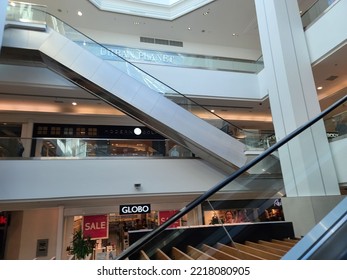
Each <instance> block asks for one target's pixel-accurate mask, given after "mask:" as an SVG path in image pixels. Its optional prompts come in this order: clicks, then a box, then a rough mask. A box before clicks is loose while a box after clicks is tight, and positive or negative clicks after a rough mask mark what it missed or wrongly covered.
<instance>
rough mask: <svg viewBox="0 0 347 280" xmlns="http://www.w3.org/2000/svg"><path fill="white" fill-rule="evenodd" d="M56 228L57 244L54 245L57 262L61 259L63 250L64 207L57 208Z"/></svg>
mask: <svg viewBox="0 0 347 280" xmlns="http://www.w3.org/2000/svg"><path fill="white" fill-rule="evenodd" d="M57 222H58V227H57V244H56V248H55V250H56V258H57V260H61V259H62V253H63V252H64V250H65V248H63V245H64V206H59V207H58V221H57Z"/></svg>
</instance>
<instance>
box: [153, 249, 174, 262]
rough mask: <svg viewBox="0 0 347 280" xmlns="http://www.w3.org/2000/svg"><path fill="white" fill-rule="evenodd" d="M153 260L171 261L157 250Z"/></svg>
mask: <svg viewBox="0 0 347 280" xmlns="http://www.w3.org/2000/svg"><path fill="white" fill-rule="evenodd" d="M155 259H156V260H171V258H170V257H169V256H168V255H167V254H165V253H164V252H163V251H162V250H161V249H159V248H158V249H157V251H156V252H155Z"/></svg>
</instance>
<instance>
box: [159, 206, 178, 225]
mask: <svg viewBox="0 0 347 280" xmlns="http://www.w3.org/2000/svg"><path fill="white" fill-rule="evenodd" d="M177 212H178V211H177V210H169V211H159V213H158V220H159V225H161V224H163V223H165V222H166V221H167V220H168V219H169V218H171V217H172V216H173V215H175V214H176V213H177ZM179 226H181V220H180V219H179V220H177V221H176V222H174V223H173V224H172V225H170V226H169V227H168V228H176V227H179Z"/></svg>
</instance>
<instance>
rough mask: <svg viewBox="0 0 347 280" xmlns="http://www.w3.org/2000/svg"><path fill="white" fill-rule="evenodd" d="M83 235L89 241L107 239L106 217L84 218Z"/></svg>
mask: <svg viewBox="0 0 347 280" xmlns="http://www.w3.org/2000/svg"><path fill="white" fill-rule="evenodd" d="M83 235H84V236H85V237H87V236H90V238H91V239H106V238H108V215H95V216H84V217H83Z"/></svg>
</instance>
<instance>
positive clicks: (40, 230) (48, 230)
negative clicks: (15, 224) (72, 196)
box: [7, 208, 58, 260]
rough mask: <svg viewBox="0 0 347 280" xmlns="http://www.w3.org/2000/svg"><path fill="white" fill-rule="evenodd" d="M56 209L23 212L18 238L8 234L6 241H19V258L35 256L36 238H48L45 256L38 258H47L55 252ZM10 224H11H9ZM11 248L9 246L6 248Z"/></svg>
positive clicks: (25, 258)
mask: <svg viewBox="0 0 347 280" xmlns="http://www.w3.org/2000/svg"><path fill="white" fill-rule="evenodd" d="M57 224H58V209H57V208H47V209H33V210H26V211H24V212H23V220H22V227H21V229H20V228H18V229H17V230H21V236H20V240H13V238H15V236H13V237H12V236H8V240H9V241H8V242H12V243H13V242H15V241H17V242H18V243H20V246H19V248H20V251H19V255H18V259H19V260H32V259H34V258H35V257H36V242H37V240H38V239H48V255H47V257H39V258H38V259H42V260H48V259H50V258H52V257H54V256H55V254H56V242H57V240H56V236H57V227H58V225H57ZM10 226H11V225H10ZM7 249H8V250H11V248H7Z"/></svg>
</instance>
